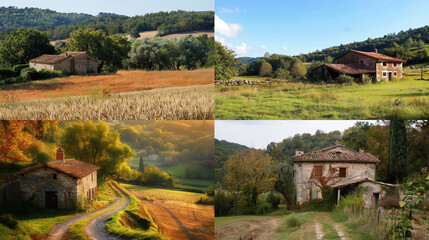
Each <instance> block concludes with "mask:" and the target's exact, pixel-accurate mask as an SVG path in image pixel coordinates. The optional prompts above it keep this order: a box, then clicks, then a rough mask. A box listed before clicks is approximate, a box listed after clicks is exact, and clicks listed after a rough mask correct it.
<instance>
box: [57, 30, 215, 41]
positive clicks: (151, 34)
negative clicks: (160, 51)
mask: <svg viewBox="0 0 429 240" xmlns="http://www.w3.org/2000/svg"><path fill="white" fill-rule="evenodd" d="M157 34H158V31H146V32H141V33H140V37H139V38H138V39H143V38H153V37H155V36H156V35H157ZM203 34H207V36H208V37H214V31H211V30H207V31H188V32H181V33H174V34H168V35H165V36H162V37H161V38H163V39H169V38H181V37H184V36H188V35H192V36H194V37H198V36H200V35H203ZM127 38H128V39H131V36H130V35H127ZM54 44H55V43H54Z"/></svg>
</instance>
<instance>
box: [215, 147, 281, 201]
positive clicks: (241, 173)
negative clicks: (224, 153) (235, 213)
mask: <svg viewBox="0 0 429 240" xmlns="http://www.w3.org/2000/svg"><path fill="white" fill-rule="evenodd" d="M271 167H272V161H271V157H269V156H267V155H265V154H264V152H263V151H261V150H243V151H242V152H240V153H237V154H234V155H231V156H230V157H229V159H228V160H227V161H226V162H225V165H224V168H225V170H226V175H225V177H224V179H223V181H224V185H225V186H226V188H227V189H228V190H230V191H237V192H241V193H242V194H243V196H244V198H245V200H246V202H247V203H249V204H250V205H251V206H253V207H254V206H256V201H257V199H258V196H259V195H260V194H261V193H264V192H267V191H269V190H271V188H272V187H273V186H274V183H275V181H276V177H275V176H274V175H273V173H272V170H271Z"/></svg>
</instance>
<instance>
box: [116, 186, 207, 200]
mask: <svg viewBox="0 0 429 240" xmlns="http://www.w3.org/2000/svg"><path fill="white" fill-rule="evenodd" d="M121 186H123V187H125V188H126V189H128V190H130V191H131V192H138V195H144V196H148V197H150V198H153V197H156V198H157V199H160V200H172V201H180V202H185V203H195V202H196V201H198V200H200V198H207V195H206V194H202V193H193V192H185V191H179V190H170V189H161V188H152V187H145V186H138V185H131V184H121ZM134 195H136V194H134ZM136 196H137V195H136ZM137 197H138V196H137Z"/></svg>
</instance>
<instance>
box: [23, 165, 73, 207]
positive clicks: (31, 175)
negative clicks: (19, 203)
mask: <svg viewBox="0 0 429 240" xmlns="http://www.w3.org/2000/svg"><path fill="white" fill-rule="evenodd" d="M55 178H56V179H55ZM20 182H21V183H20V185H21V189H22V199H23V200H24V201H29V202H31V203H33V204H34V205H36V206H38V207H40V208H44V207H46V199H45V195H46V192H48V191H53V192H57V196H58V208H76V207H77V179H75V178H73V177H70V176H68V175H66V174H63V173H60V172H58V171H55V170H53V169H51V168H41V169H38V170H35V171H32V172H28V173H26V174H25V175H24V176H22V177H21V181H20Z"/></svg>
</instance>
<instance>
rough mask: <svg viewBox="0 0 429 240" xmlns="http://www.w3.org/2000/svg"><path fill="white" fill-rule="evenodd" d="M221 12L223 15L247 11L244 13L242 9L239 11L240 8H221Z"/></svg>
mask: <svg viewBox="0 0 429 240" xmlns="http://www.w3.org/2000/svg"><path fill="white" fill-rule="evenodd" d="M220 12H221V13H240V12H246V11H243V10H241V9H239V8H234V9H230V8H221V9H220Z"/></svg>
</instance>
